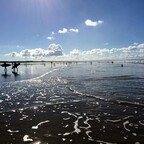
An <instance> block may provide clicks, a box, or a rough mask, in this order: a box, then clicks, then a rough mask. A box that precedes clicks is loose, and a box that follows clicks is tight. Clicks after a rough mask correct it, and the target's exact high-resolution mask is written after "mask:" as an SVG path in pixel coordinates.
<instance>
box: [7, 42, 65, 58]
mask: <svg viewBox="0 0 144 144" xmlns="http://www.w3.org/2000/svg"><path fill="white" fill-rule="evenodd" d="M6 55H7V56H11V57H22V58H44V57H49V56H62V55H63V49H62V47H61V45H59V44H50V45H49V46H48V49H43V48H35V49H25V50H22V51H21V52H19V53H18V52H12V53H9V54H6Z"/></svg>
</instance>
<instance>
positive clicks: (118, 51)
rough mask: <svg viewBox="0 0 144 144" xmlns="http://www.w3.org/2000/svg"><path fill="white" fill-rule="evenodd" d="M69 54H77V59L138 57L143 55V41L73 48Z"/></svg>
mask: <svg viewBox="0 0 144 144" xmlns="http://www.w3.org/2000/svg"><path fill="white" fill-rule="evenodd" d="M70 55H71V56H72V55H73V56H75V55H78V56H79V59H85V60H86V59H94V60H95V59H99V58H103V59H107V58H116V59H117V58H138V57H144V43H142V44H139V45H138V44H137V45H131V46H128V47H122V48H111V49H108V48H95V49H91V50H87V51H81V50H79V49H73V50H72V51H71V52H70ZM73 58H75V57H73Z"/></svg>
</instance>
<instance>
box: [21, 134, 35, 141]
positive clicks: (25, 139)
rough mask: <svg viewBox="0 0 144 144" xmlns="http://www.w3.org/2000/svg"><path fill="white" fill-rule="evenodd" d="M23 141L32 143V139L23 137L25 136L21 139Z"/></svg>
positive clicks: (27, 136) (26, 136)
mask: <svg viewBox="0 0 144 144" xmlns="http://www.w3.org/2000/svg"><path fill="white" fill-rule="evenodd" d="M23 141H24V142H27V141H33V139H31V138H29V135H25V136H24V137H23Z"/></svg>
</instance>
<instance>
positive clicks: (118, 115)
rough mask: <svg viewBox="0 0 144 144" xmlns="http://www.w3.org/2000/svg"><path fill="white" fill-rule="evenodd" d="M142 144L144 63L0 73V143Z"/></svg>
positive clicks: (35, 66)
mask: <svg viewBox="0 0 144 144" xmlns="http://www.w3.org/2000/svg"><path fill="white" fill-rule="evenodd" d="M23 143H24V144H25V143H26V144H29V143H30V144H63V143H65V144H69V143H70V144H91V143H92V144H95V143H96V144H144V62H143V61H134V60H133V61H130V60H129V61H126V60H125V61H124V60H123V61H122V60H121V61H113V62H112V61H108V60H107V61H93V62H89V61H88V62H69V63H64V62H61V63H60V62H55V63H53V64H52V65H51V64H50V63H31V64H28V63H27V64H21V65H20V66H19V67H18V72H17V73H16V72H15V73H12V69H11V67H9V68H8V70H7V74H5V73H4V70H3V68H2V67H1V68H0V144H23Z"/></svg>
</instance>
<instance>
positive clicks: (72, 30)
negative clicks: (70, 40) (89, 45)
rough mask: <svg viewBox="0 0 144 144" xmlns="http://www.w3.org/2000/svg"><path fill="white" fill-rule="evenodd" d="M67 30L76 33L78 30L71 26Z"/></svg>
mask: <svg viewBox="0 0 144 144" xmlns="http://www.w3.org/2000/svg"><path fill="white" fill-rule="evenodd" d="M69 31H70V32H76V33H78V32H79V30H78V29H73V28H71V29H69Z"/></svg>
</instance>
